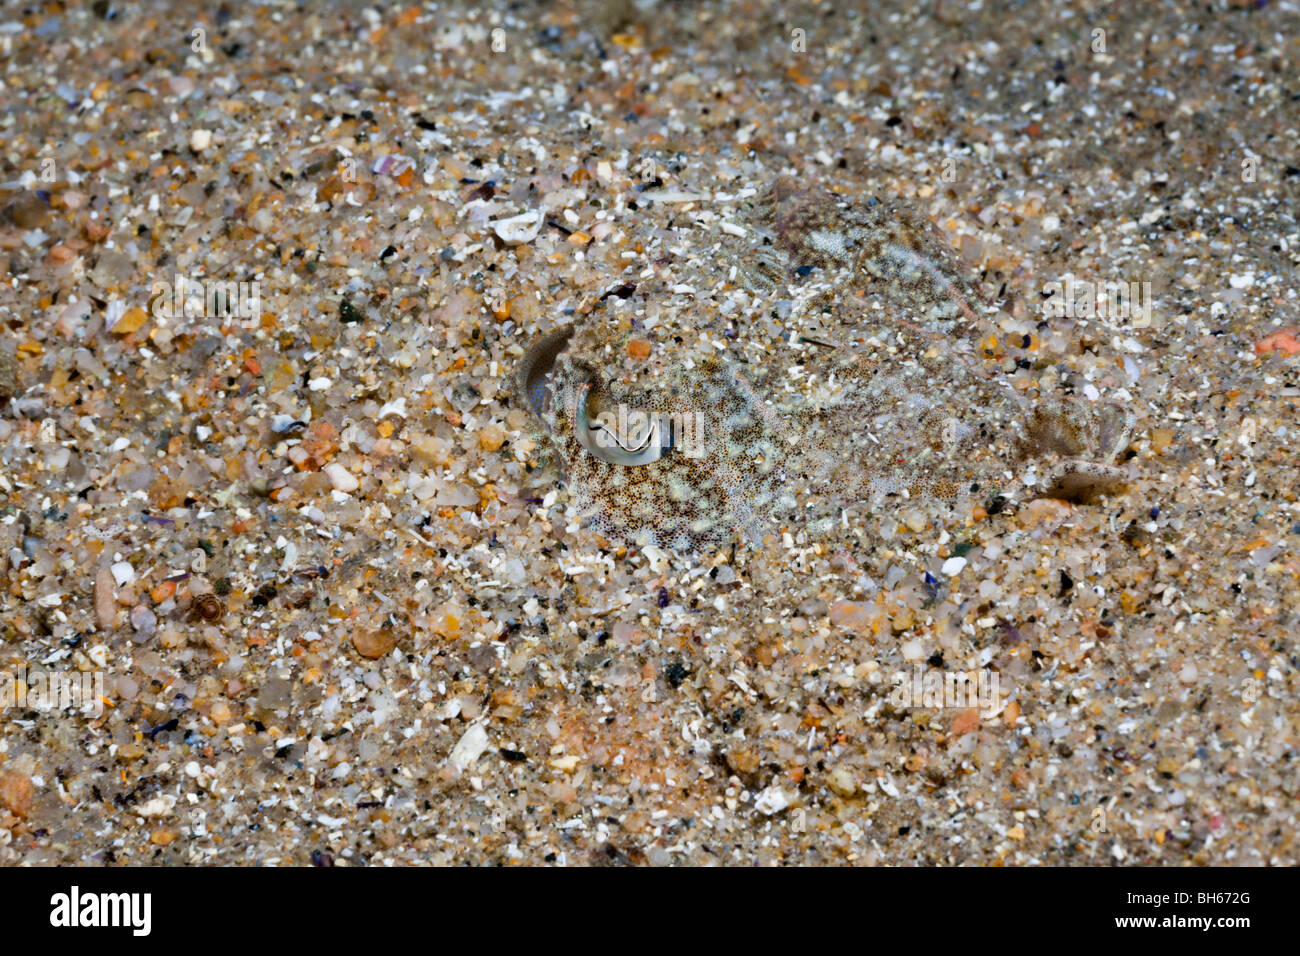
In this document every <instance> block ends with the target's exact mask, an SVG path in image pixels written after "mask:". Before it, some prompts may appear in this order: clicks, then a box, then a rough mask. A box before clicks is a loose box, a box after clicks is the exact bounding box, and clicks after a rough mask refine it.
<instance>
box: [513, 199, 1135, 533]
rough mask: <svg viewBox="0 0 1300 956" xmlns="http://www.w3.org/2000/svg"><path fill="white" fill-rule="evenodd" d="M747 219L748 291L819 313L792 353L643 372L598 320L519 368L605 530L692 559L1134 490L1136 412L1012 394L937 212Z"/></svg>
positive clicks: (889, 209)
mask: <svg viewBox="0 0 1300 956" xmlns="http://www.w3.org/2000/svg"><path fill="white" fill-rule="evenodd" d="M747 212H748V226H749V229H748V231H747V235H746V236H745V238H744V240H743V242H741V243H739V244H738V247H736V248H732V249H731V250H729V253H728V255H729V256H730V258H731V261H732V262H733V264H734V267H735V273H734V274H735V279H736V282H737V283H738V284H740V285H741V286H743V287H745V288H747V289H750V290H752V291H754V292H756V293H758V294H770V293H773V292H775V291H776V290H778V289H783V288H790V287H791V285H792V283H793V284H796V285H797V287H798V294H799V297H800V299H801V301H802V302H803V308H802V309H801V312H800V315H799V316H797V317H795V316H792V317H791V318H790V319H789V320H788V321H787V323H786V328H785V332H786V333H787V335H785V336H783V341H782V342H781V348H780V349H772V350H768V351H765V352H763V353H762V354H763V356H764V358H763V359H762V360H760V361H755V360H753V359H752V358H750V359H746V360H742V359H741V358H738V357H737V358H733V357H730V356H729V354H723V355H721V356H718V357H715V358H709V359H707V360H705V361H703V362H699V363H694V364H692V363H684V364H683V365H682V366H681V367H673V366H672V365H671V363H670V364H669V365H668V366H667V367H666V368H665V369H661V370H660V371H659V373H658V374H656V375H655V376H653V377H650V376H647V375H639V376H638V374H637V373H636V371H635V370H633V369H630V368H629V366H628V363H626V362H625V361H623V359H622V356H623V350H622V349H621V348H620V347H619V342H618V338H619V334H618V333H616V332H614V331H613V330H611V329H610V328H608V327H607V326H608V325H609V323H608V322H607V321H606V320H605V319H603V318H602V317H599V316H597V317H594V318H589V319H587V320H584V321H579V322H575V323H571V324H567V325H564V326H561V327H559V328H557V329H555V330H553V331H552V332H550V333H547V334H545V335H543V336H542V337H540V338H539V339H538V340H537V341H535V342H534V343H533V344H532V346H531V347H530V348H529V349H528V350H527V352H526V354H525V356H524V357H523V359H522V361H521V362H520V364H519V366H518V368H517V370H516V391H517V394H518V395H519V397H520V399H521V401H522V402H523V404H524V405H525V406H526V407H527V408H528V409H529V411H530V412H531V413H532V414H533V415H534V416H535V417H536V419H537V421H538V423H539V426H540V428H541V430H542V431H543V432H544V433H545V435H546V438H547V439H548V440H549V442H550V444H551V447H552V449H553V450H554V452H555V456H556V457H557V458H558V463H559V466H560V468H561V469H562V471H563V473H564V477H565V480H566V482H567V484H568V488H569V493H570V496H571V499H572V501H573V503H574V504H575V505H576V507H577V510H578V512H579V514H580V515H582V516H583V517H584V518H585V519H586V520H587V521H588V523H589V524H590V525H592V526H593V527H594V528H596V529H598V530H600V531H603V532H605V533H607V534H610V535H613V536H617V537H623V538H626V539H628V540H631V541H635V542H639V543H656V544H659V545H661V546H665V547H673V548H677V549H689V548H695V547H699V546H701V545H705V544H723V543H725V542H727V541H728V540H736V539H737V538H739V539H741V540H746V539H751V538H753V537H754V536H756V535H761V534H764V533H766V532H768V531H772V530H779V528H780V527H783V526H785V525H788V524H789V522H790V520H791V519H795V520H799V519H806V518H814V517H825V516H827V515H830V514H833V513H836V512H837V511H838V510H841V509H844V508H847V507H850V506H852V505H854V504H856V503H860V502H871V501H874V502H876V503H877V505H879V503H880V502H886V501H890V500H898V499H915V498H917V497H923V498H931V499H934V498H937V499H953V498H958V497H961V496H963V495H968V494H971V495H980V496H988V495H990V494H992V493H994V492H996V491H998V490H1000V489H1010V488H1012V487H1016V486H1018V487H1020V488H1023V489H1026V490H1027V491H1028V493H1031V494H1032V493H1047V494H1052V495H1057V496H1063V497H1070V496H1080V495H1087V494H1091V493H1094V492H1097V491H1100V490H1105V489H1107V488H1109V487H1112V486H1114V485H1116V484H1117V483H1119V482H1120V480H1121V479H1122V473H1121V472H1120V471H1119V470H1118V469H1117V468H1116V467H1115V462H1116V460H1117V459H1118V457H1119V456H1120V454H1121V453H1122V452H1123V451H1124V450H1125V449H1126V448H1127V446H1128V443H1129V440H1130V437H1131V435H1132V430H1133V424H1134V417H1133V415H1132V413H1131V412H1130V411H1129V410H1128V409H1127V408H1125V407H1124V406H1122V405H1119V404H1117V403H1114V402H1089V401H1086V400H1082V399H1078V398H1075V397H1073V396H1069V395H1039V394H1032V395H1030V394H1026V393H1024V392H1020V391H1017V389H1015V388H1013V387H1012V385H1011V383H1010V381H1009V379H1008V376H1007V375H1006V373H1005V372H1004V371H1003V370H1002V369H1001V368H1000V367H999V366H997V365H996V364H994V363H992V362H990V361H989V360H988V357H987V355H986V354H984V352H983V351H982V349H981V343H983V342H986V341H987V340H988V338H989V336H990V335H991V334H994V329H993V326H992V324H991V322H990V320H988V319H986V318H985V317H984V313H985V312H986V311H987V310H986V309H985V308H984V306H983V304H982V303H981V301H980V298H979V296H978V295H977V294H976V292H975V291H974V287H973V285H972V284H971V283H970V282H968V280H967V279H966V277H965V269H964V268H963V267H962V266H961V264H960V262H959V260H958V258H957V256H956V254H955V253H954V252H953V251H952V250H951V248H950V247H949V246H948V244H947V242H946V241H945V240H944V238H943V236H942V235H941V233H940V232H939V230H938V228H937V227H936V226H934V224H933V223H931V222H930V221H929V220H928V219H926V218H925V217H924V216H923V215H921V214H919V213H918V212H916V211H914V210H912V209H911V208H910V207H908V206H907V205H906V204H904V203H901V202H876V201H872V202H869V203H865V204H860V205H852V204H849V203H846V202H844V201H843V200H842V199H840V198H839V197H837V196H834V195H832V194H829V193H822V192H819V191H803V190H799V189H797V188H795V186H794V184H793V183H792V182H791V181H789V180H786V179H782V180H778V181H777V182H776V183H774V184H773V185H772V186H771V187H769V189H768V190H766V191H765V192H764V193H763V194H761V195H760V197H759V198H758V200H757V201H756V202H754V203H753V204H751V205H750V207H749V208H748V210H747ZM740 354H741V353H740V352H739V351H738V352H737V355H740Z"/></svg>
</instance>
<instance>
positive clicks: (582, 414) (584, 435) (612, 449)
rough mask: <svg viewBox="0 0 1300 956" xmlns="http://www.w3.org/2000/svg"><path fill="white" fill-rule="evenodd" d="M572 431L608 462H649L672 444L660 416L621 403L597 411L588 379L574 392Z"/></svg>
mask: <svg viewBox="0 0 1300 956" xmlns="http://www.w3.org/2000/svg"><path fill="white" fill-rule="evenodd" d="M574 402H575V405H576V408H575V409H574V415H573V420H574V431H575V432H576V435H577V439H578V444H580V445H581V446H582V447H583V448H585V449H586V450H587V451H588V452H589V453H590V454H592V455H595V456H596V457H597V458H599V459H600V460H601V461H607V462H609V463H610V464H611V465H648V464H650V463H651V462H654V461H658V460H659V459H660V458H662V457H663V455H664V453H665V452H666V451H668V450H669V449H670V448H672V430H671V428H669V429H665V428H664V424H663V423H662V422H661V421H660V420H659V416H657V415H654V414H652V413H647V412H642V411H639V410H635V409H626V408H622V407H620V409H619V411H618V412H615V411H611V410H609V409H601V410H599V411H597V410H596V409H595V408H594V407H593V406H595V405H596V404H597V403H596V401H595V397H594V395H593V389H592V386H591V383H590V382H584V383H583V384H582V385H580V386H578V388H577V389H576V390H575V394H574Z"/></svg>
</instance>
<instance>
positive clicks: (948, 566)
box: [943, 558, 966, 578]
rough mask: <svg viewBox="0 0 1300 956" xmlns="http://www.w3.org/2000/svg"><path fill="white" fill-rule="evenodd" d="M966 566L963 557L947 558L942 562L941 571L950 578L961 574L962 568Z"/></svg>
mask: <svg viewBox="0 0 1300 956" xmlns="http://www.w3.org/2000/svg"><path fill="white" fill-rule="evenodd" d="M965 567H966V559H965V558H949V559H948V560H947V561H945V562H944V563H943V573H944V574H946V575H948V577H950V578H955V577H956V576H957V575H959V574H961V572H962V569H964V568H965Z"/></svg>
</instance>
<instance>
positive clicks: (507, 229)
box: [492, 209, 542, 246]
mask: <svg viewBox="0 0 1300 956" xmlns="http://www.w3.org/2000/svg"><path fill="white" fill-rule="evenodd" d="M492 231H493V232H495V233H496V234H497V238H499V239H500V240H501V241H502V242H504V243H506V244H507V245H510V246H520V245H523V244H524V243H526V242H532V241H533V240H534V239H536V238H537V235H538V233H540V232H541V231H542V214H541V212H540V211H538V210H536V209H530V210H528V212H522V213H520V214H519V215H517V216H511V217H510V218H509V219H494V220H493V221H492Z"/></svg>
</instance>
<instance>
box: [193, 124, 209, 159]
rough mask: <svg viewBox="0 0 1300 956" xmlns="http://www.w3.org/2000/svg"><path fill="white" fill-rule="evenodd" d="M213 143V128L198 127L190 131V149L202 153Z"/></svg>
mask: <svg viewBox="0 0 1300 956" xmlns="http://www.w3.org/2000/svg"><path fill="white" fill-rule="evenodd" d="M211 145H212V130H210V129H196V130H194V131H193V132H191V133H190V149H192V150H194V152H196V153H201V152H203V151H204V150H205V149H207V148H208V147H209V146H211Z"/></svg>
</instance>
